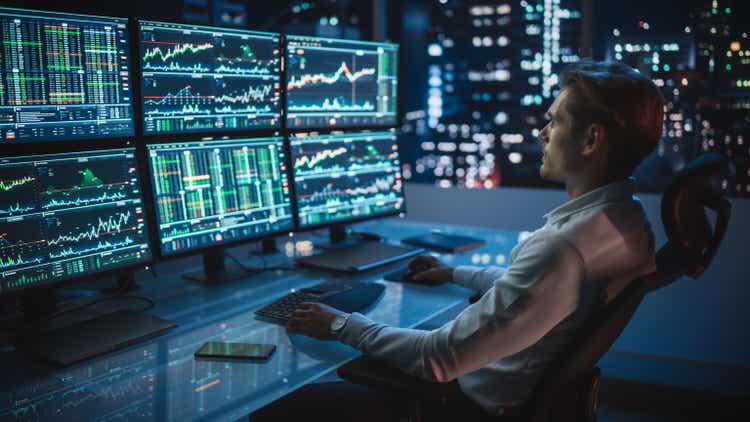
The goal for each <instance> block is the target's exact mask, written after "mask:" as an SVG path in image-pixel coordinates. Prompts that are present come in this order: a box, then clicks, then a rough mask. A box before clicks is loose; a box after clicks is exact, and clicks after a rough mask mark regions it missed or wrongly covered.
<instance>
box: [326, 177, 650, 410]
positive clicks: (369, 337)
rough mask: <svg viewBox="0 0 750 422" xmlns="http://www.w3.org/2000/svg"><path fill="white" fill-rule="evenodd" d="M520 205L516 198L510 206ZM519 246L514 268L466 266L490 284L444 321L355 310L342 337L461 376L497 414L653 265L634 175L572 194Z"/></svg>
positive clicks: (423, 371)
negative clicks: (426, 323) (430, 326)
mask: <svg viewBox="0 0 750 422" xmlns="http://www.w3.org/2000/svg"><path fill="white" fill-rule="evenodd" d="M508 206H511V205H508ZM545 217H546V218H547V223H546V224H545V225H544V226H543V227H542V228H540V229H539V230H536V231H535V232H533V233H532V234H531V235H530V236H529V237H527V238H526V239H524V240H523V241H521V242H519V243H518V244H517V245H516V246H515V248H513V250H512V252H511V254H510V257H509V260H508V267H507V269H506V268H500V267H486V268H477V267H471V266H460V267H457V268H456V269H455V271H454V273H453V278H454V282H456V283H458V284H461V285H463V286H466V287H468V288H471V289H474V290H477V291H479V292H481V293H483V295H482V297H481V299H479V300H478V301H477V302H476V303H474V304H472V305H470V306H468V307H467V308H466V309H465V310H464V311H463V312H461V313H460V314H459V315H458V316H457V317H456V318H455V319H454V320H452V321H450V322H448V323H446V324H445V325H443V326H442V327H440V328H437V329H435V330H431V331H426V330H417V329H407V328H398V327H392V326H388V325H385V324H380V323H377V322H374V321H372V320H370V319H368V318H367V317H365V316H363V315H361V314H358V313H354V314H352V315H351V316H350V318H349V321H348V322H347V324H346V326H345V327H344V329H343V330H342V331H341V334H340V337H339V338H340V340H341V341H342V342H344V343H346V344H349V345H350V346H352V347H355V348H357V349H359V350H361V351H362V352H363V353H364V354H366V355H369V356H372V357H374V358H377V359H383V360H385V361H388V362H390V363H392V364H393V365H395V366H397V367H399V368H401V369H402V370H403V371H405V372H407V373H409V374H412V375H415V376H417V377H420V378H424V379H427V380H432V381H438V382H448V381H452V380H454V379H458V382H459V385H460V387H461V390H462V391H463V392H464V393H465V394H466V395H467V396H468V397H470V398H471V399H472V400H473V401H475V402H476V403H478V404H479V405H480V406H482V407H483V408H484V409H485V410H486V411H488V412H490V413H492V414H500V413H502V412H503V408H504V407H508V406H515V405H518V404H520V403H522V402H523V401H524V400H525V399H526V398H527V396H528V394H529V393H530V392H531V390H532V388H533V387H534V385H535V383H536V382H537V380H538V378H539V375H540V374H541V373H542V371H543V370H544V369H545V368H546V367H547V365H548V364H550V363H551V362H552V361H553V360H554V359H555V358H556V356H557V354H558V353H559V352H560V351H561V350H562V348H563V347H565V346H566V345H567V343H568V342H569V341H570V340H571V339H572V338H573V336H574V335H575V331H576V329H577V328H579V327H580V325H581V323H582V322H583V321H585V319H586V318H587V317H588V316H589V315H591V313H592V312H593V311H595V310H596V308H597V307H598V306H599V305H601V304H603V303H605V302H606V301H608V300H611V299H612V298H613V297H614V296H615V295H616V294H617V293H619V291H620V290H622V289H623V288H624V287H625V285H626V284H627V283H628V282H629V281H631V280H632V279H634V278H635V277H637V276H638V275H641V274H645V273H647V272H651V271H653V270H654V241H653V233H652V231H651V227H650V225H649V224H648V221H647V219H646V216H645V213H644V212H643V207H642V206H641V203H640V201H639V200H638V199H637V198H636V197H635V196H634V183H633V181H632V180H624V181H620V182H617V183H612V184H610V185H607V186H603V187H600V188H598V189H595V190H593V191H590V192H588V193H586V194H584V195H581V196H579V197H578V198H575V199H572V200H570V201H568V202H566V203H565V204H563V205H562V206H560V207H558V208H556V209H555V210H553V211H552V212H550V213H549V214H547V215H546V216H545Z"/></svg>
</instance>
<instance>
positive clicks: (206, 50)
mask: <svg viewBox="0 0 750 422" xmlns="http://www.w3.org/2000/svg"><path fill="white" fill-rule="evenodd" d="M139 29H140V41H141V42H140V55H141V76H142V79H141V81H142V83H141V96H142V104H143V132H144V134H146V135H149V134H162V133H191V132H192V133H196V132H206V133H211V132H222V133H223V132H226V131H230V130H248V129H263V128H279V127H280V124H281V123H280V113H281V104H280V98H281V73H280V66H281V64H280V63H281V52H280V45H279V41H280V37H279V35H278V34H272V33H266V32H254V31H242V30H234V29H226V28H209V27H202V26H195V25H181V24H172V23H159V22H148V21H142V22H140V27H139Z"/></svg>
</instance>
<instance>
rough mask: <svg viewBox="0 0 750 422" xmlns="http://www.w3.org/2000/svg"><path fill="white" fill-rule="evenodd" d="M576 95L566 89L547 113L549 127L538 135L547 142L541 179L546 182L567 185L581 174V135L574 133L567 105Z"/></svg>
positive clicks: (545, 127) (571, 117) (540, 173)
mask: <svg viewBox="0 0 750 422" xmlns="http://www.w3.org/2000/svg"><path fill="white" fill-rule="evenodd" d="M571 95H573V92H572V91H570V90H569V89H563V90H562V92H560V95H558V96H557V98H556V99H555V102H554V103H552V106H551V107H550V109H549V111H548V112H547V115H546V117H547V119H548V120H549V121H548V123H547V125H546V126H544V128H543V129H542V130H541V132H540V133H539V137H540V138H541V139H542V141H543V142H544V155H543V156H542V167H541V168H540V169H539V175H540V176H541V177H542V178H543V179H547V180H554V181H558V182H565V181H566V180H567V179H568V178H569V177H570V176H572V175H573V174H575V173H576V172H577V170H580V168H581V164H582V161H583V157H581V154H580V151H581V144H582V139H579V138H580V137H581V136H582V135H581V134H577V133H575V132H574V130H573V116H571V115H570V113H569V112H568V106H567V103H568V102H569V101H570V96H571Z"/></svg>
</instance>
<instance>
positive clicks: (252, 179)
mask: <svg viewBox="0 0 750 422" xmlns="http://www.w3.org/2000/svg"><path fill="white" fill-rule="evenodd" d="M146 149H147V154H148V161H149V167H150V170H151V191H152V193H153V197H154V204H155V206H154V207H155V211H156V223H157V229H158V238H159V250H160V252H161V255H162V256H170V255H177V254H182V253H186V252H195V251H202V252H203V254H204V271H198V272H190V273H186V274H185V276H186V277H187V278H190V279H197V280H201V281H227V280H231V279H233V278H238V277H241V276H245V275H247V273H246V272H243V271H242V270H241V269H239V271H235V272H230V271H228V270H227V267H226V266H225V264H224V248H225V247H226V246H228V245H231V244H236V243H238V242H240V241H247V240H258V239H262V238H265V237H270V236H273V235H276V234H279V233H282V232H285V231H290V230H292V229H293V228H294V218H293V214H292V205H291V199H290V194H289V192H290V189H289V184H288V181H287V167H286V158H285V154H284V143H283V138H282V137H280V136H272V137H258V138H243V139H232V140H209V141H192V142H176V143H161V144H152V145H147V147H146Z"/></svg>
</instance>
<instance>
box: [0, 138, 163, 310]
mask: <svg viewBox="0 0 750 422" xmlns="http://www.w3.org/2000/svg"><path fill="white" fill-rule="evenodd" d="M122 149H132V150H133V153H134V155H135V157H134V158H135V166H136V173H137V174H138V177H139V179H140V182H141V183H140V188H141V198H142V202H141V203H142V205H143V209H144V214H148V213H149V211H148V203H149V201H148V200H147V198H146V195H145V191H144V184H143V177H141V176H143V173H142V172H141V169H142V166H141V165H140V162H139V159H138V151H137V148H135V145H133V143H132V142H128V143H127V144H126V145H125V146H121V147H120V148H109V149H105V148H89V149H76V151H72V153H86V152H96V151H106V150H109V151H117V150H122ZM56 152H71V151H69V150H68V151H60V150H58V151H56ZM48 154H49V153H38V154H26V155H25V156H37V155H48ZM23 156H24V155H14V156H8V158H15V157H23ZM148 217H149V216H148V215H146V218H145V219H144V225H145V226H146V230H145V231H144V233H145V234H146V243H147V244H148V246H149V257H148V259H146V260H143V261H141V262H138V263H134V264H131V265H124V266H122V267H117V268H112V269H108V270H103V271H98V272H91V273H89V274H85V275H78V276H72V277H67V278H64V279H61V280H57V281H50V282H47V283H42V284H37V285H32V286H29V287H27V288H23V289H15V290H10V291H0V297H1V296H5V295H7V296H13V295H16V296H34V295H35V294H36V293H37V292H45V291H48V292H49V291H53V290H54V289H58V288H62V287H65V286H69V285H72V284H78V283H87V282H93V281H97V280H101V279H103V278H106V277H115V278H117V279H118V284H119V283H120V281H121V280H122V279H123V278H125V279H127V278H130V277H132V273H133V272H135V271H137V270H141V269H149V268H150V266H152V265H153V264H154V262H155V257H156V254H155V253H154V248H153V242H152V237H151V236H152V234H151V228H152V226H153V225H152V224H150V223H149V218H148ZM128 282H131V280H128Z"/></svg>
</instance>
